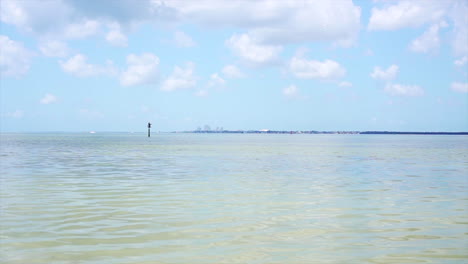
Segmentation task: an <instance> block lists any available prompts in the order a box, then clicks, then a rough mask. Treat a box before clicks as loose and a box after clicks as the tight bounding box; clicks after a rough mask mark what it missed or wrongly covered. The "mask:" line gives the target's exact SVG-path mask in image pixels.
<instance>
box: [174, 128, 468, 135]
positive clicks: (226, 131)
mask: <svg viewBox="0 0 468 264" xmlns="http://www.w3.org/2000/svg"><path fill="white" fill-rule="evenodd" d="M175 133H219V134H221V133H226V134H351V135H353V134H354V135H355V134H364V135H468V132H403V131H314V130H311V131H294V130H293V131H289V130H265V129H264V130H193V131H181V132H175Z"/></svg>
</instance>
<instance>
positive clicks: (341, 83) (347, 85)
mask: <svg viewBox="0 0 468 264" xmlns="http://www.w3.org/2000/svg"><path fill="white" fill-rule="evenodd" d="M338 86H339V87H352V86H353V84H352V83H350V82H340V83H338Z"/></svg>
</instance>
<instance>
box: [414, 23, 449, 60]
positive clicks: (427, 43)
mask: <svg viewBox="0 0 468 264" xmlns="http://www.w3.org/2000/svg"><path fill="white" fill-rule="evenodd" d="M447 26H448V24H447V23H446V22H445V21H442V22H440V23H437V24H435V25H432V26H431V27H430V28H429V29H428V30H427V31H426V32H424V33H423V34H422V35H421V36H419V37H417V38H416V39H414V40H413V41H412V42H411V44H410V46H409V49H410V50H411V51H414V52H419V53H427V52H429V51H431V50H435V49H437V48H438V47H439V45H440V38H439V30H440V29H441V28H444V27H447Z"/></svg>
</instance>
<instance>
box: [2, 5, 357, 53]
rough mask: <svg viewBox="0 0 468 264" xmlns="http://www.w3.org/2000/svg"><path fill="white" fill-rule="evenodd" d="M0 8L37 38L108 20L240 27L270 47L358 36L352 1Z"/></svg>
mask: <svg viewBox="0 0 468 264" xmlns="http://www.w3.org/2000/svg"><path fill="white" fill-rule="evenodd" d="M0 12H1V13H0V17H1V19H2V21H3V22H5V23H8V24H13V25H16V26H17V27H19V28H20V29H22V30H24V31H28V32H32V33H34V34H36V35H41V36H43V35H53V36H56V37H57V36H64V37H67V38H82V37H86V36H91V35H95V34H97V33H98V32H99V30H100V28H101V27H102V25H103V24H105V23H108V22H112V23H118V24H121V25H127V26H128V25H135V24H138V23H141V22H156V23H174V22H182V23H194V24H199V25H205V26H208V27H211V28H213V27H236V28H241V29H243V30H246V31H247V32H248V33H249V34H252V35H255V36H256V38H258V40H259V42H260V43H261V44H271V45H284V44H290V43H309V42H315V41H327V42H332V43H334V44H337V45H344V46H347V45H350V44H352V43H353V42H354V41H355V39H356V38H357V36H358V33H359V30H360V19H361V9H360V7H359V6H357V5H355V4H354V3H353V1H351V0H341V1H338V2H337V1H336V0H323V1H278V0H257V1H219V0H199V1H183V0H171V1H162V0H139V1H138V4H135V2H134V1H132V0H118V1H103V2H101V1H98V2H96V1H91V0H48V1H15V0H2V8H1V10H0ZM239 14H242V16H239ZM331 14H333V15H331ZM115 33H117V32H115ZM115 33H111V35H116V34H115Z"/></svg>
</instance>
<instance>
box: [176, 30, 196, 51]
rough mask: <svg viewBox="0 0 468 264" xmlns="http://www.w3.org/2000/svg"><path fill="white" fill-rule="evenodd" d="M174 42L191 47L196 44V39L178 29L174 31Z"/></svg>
mask: <svg viewBox="0 0 468 264" xmlns="http://www.w3.org/2000/svg"><path fill="white" fill-rule="evenodd" d="M174 43H175V44H176V45H177V46H178V47H181V48H189V47H193V46H195V45H196V43H195V41H193V39H192V38H191V37H190V36H189V35H187V34H186V33H184V32H182V31H176V32H175V33H174Z"/></svg>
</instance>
